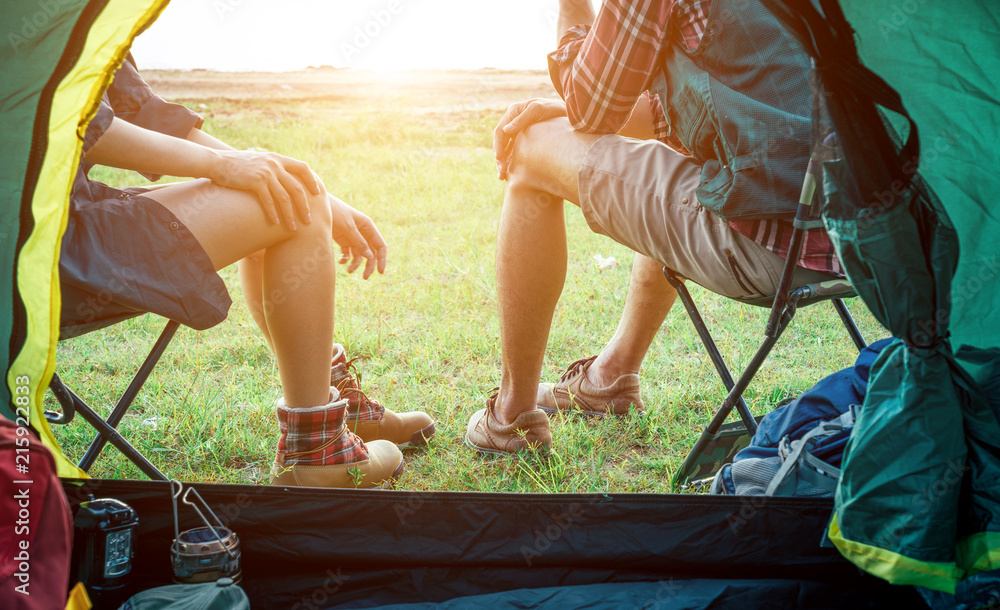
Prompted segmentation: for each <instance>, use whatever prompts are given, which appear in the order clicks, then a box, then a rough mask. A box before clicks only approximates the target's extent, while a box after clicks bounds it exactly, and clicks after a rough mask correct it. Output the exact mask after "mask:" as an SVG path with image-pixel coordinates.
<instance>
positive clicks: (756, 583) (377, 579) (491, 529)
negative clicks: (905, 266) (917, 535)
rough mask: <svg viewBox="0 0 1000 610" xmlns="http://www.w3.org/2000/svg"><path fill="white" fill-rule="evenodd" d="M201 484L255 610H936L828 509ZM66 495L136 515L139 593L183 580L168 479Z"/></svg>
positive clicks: (113, 483)
mask: <svg viewBox="0 0 1000 610" xmlns="http://www.w3.org/2000/svg"><path fill="white" fill-rule="evenodd" d="M194 487H195V488H196V489H197V490H198V492H199V493H200V494H201V496H202V497H203V498H204V499H205V500H206V502H208V504H209V505H210V506H211V507H212V509H213V510H214V511H215V512H216V514H217V515H218V516H219V518H220V519H221V520H222V522H223V524H225V525H226V526H227V527H230V528H231V529H233V530H234V531H235V532H236V533H237V535H238V536H239V537H240V541H241V546H242V552H243V557H242V562H243V563H242V568H243V588H244V589H245V590H246V592H247V594H248V596H249V597H250V602H251V606H252V607H253V608H289V609H298V610H306V609H318V608H375V607H392V608H397V607H398V608H413V609H417V608H420V609H423V608H431V607H440V608H472V607H476V608H483V607H488V608H543V607H545V608H559V609H572V608H588V609H590V608H650V609H655V608H667V607H669V608H708V607H733V608H757V607H768V608H843V607H851V608H852V610H854V609H860V608H878V607H906V608H920V607H924V604H923V602H922V601H921V600H920V598H919V596H918V595H917V594H916V592H915V591H914V590H913V589H912V588H909V587H893V586H890V585H888V584H887V583H885V582H883V581H881V580H879V579H876V578H873V577H870V576H868V575H865V574H863V573H861V572H860V571H859V570H857V569H856V568H855V567H854V566H852V565H851V564H850V563H848V562H847V561H846V560H844V559H843V558H842V557H841V556H840V555H839V553H838V552H837V551H836V550H835V549H831V548H822V547H821V546H820V541H821V539H822V537H823V532H824V530H825V527H826V524H827V521H828V519H829V517H830V513H831V510H832V502H831V501H830V500H817V499H806V498H770V499H767V500H764V499H761V498H746V497H742V498H736V497H724V496H703V495H653V494H614V495H603V494H588V495H585V494H560V495H543V494H484V493H462V492H409V491H374V492H373V491H363V490H324V489H304V488H294V489H293V488H282V487H268V486H243V485H215V484H197V485H195V486H194ZM64 488H65V490H66V493H67V496H68V497H69V499H70V503H71V504H73V505H75V504H78V503H79V502H81V501H84V500H86V499H88V497H89V496H90V495H91V494H92V495H93V496H94V497H95V498H103V497H111V498H117V499H119V500H121V501H123V502H125V503H126V504H129V505H130V506H132V507H133V508H134V509H135V510H136V512H137V513H138V515H139V528H138V532H137V540H136V556H135V561H134V568H133V573H132V574H131V579H132V580H131V584H130V587H129V589H130V592H137V591H139V590H142V589H147V588H151V587H154V586H159V585H164V584H169V583H170V582H171V580H172V577H173V574H172V572H171V568H170V563H169V547H170V541H171V539H172V538H173V515H172V508H171V499H170V488H169V484H168V483H165V482H154V481H121V480H87V481H72V480H67V481H64ZM181 506H182V508H181V515H180V519H181V529H182V530H183V529H189V528H192V527H198V526H200V525H201V524H200V522H199V521H198V518H197V516H196V515H195V513H194V511H192V510H191V509H190V508H186V507H184V506H183V505H181Z"/></svg>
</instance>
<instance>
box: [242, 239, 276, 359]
mask: <svg viewBox="0 0 1000 610" xmlns="http://www.w3.org/2000/svg"><path fill="white" fill-rule="evenodd" d="M238 265H239V271H240V286H241V287H242V288H243V301H244V302H245V303H246V304H247V309H249V310H250V316H251V317H252V318H253V321H254V322H255V323H256V324H257V328H259V329H260V332H261V334H263V335H264V339H265V340H267V344H268V345H269V346H270V347H271V352H274V342H273V341H271V331H270V330H269V329H268V328H267V316H266V315H264V250H259V251H257V252H254V253H253V254H251V255H250V256H247V257H245V258H242V259H240V262H239V263H238Z"/></svg>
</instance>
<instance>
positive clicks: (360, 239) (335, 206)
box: [329, 195, 388, 280]
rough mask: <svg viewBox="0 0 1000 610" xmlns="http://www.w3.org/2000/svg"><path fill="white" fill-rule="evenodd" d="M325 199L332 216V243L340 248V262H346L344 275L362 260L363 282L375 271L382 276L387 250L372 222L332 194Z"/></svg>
mask: <svg viewBox="0 0 1000 610" xmlns="http://www.w3.org/2000/svg"><path fill="white" fill-rule="evenodd" d="M329 199H330V211H331V212H332V213H333V240H334V241H335V242H337V244H338V245H339V246H340V263H341V264H345V263H347V262H348V261H350V264H349V265H348V266H347V272H348V273H354V270H355V269H357V268H358V267H360V266H361V263H362V261H365V270H364V273H363V277H364V278H365V279H366V280H367V279H368V278H369V277H371V275H372V273H374V272H375V269H376V268H378V272H379V273H385V261H386V254H387V252H388V247H387V246H386V245H385V239H383V238H382V234H381V233H379V231H378V229H377V228H376V227H375V223H374V222H372V219H371V218H368V217H367V216H365V215H364V214H362V213H361V212H359V211H357V210H355V209H354V208H352V207H351V206H349V205H347V204H346V203H344V202H343V201H341V200H340V199H338V198H336V197H334V196H333V195H329Z"/></svg>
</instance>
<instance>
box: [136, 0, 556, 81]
mask: <svg viewBox="0 0 1000 610" xmlns="http://www.w3.org/2000/svg"><path fill="white" fill-rule="evenodd" d="M557 11H558V0H493V1H490V0H173V2H171V3H170V5H169V6H168V7H167V8H166V10H165V11H164V12H163V14H162V15H161V16H160V18H159V20H158V21H157V22H156V23H154V24H153V25H152V27H150V29H149V30H148V31H147V32H145V33H144V34H142V36H140V37H139V38H138V39H137V40H136V42H135V46H134V47H133V53H134V54H135V58H136V62H137V63H138V64H139V65H140V66H141V67H142V68H143V69H194V68H206V69H213V70H234V71H235V70H264V71H284V70H298V69H302V68H305V67H307V66H310V65H312V66H319V65H324V64H328V65H332V66H336V67H346V68H356V69H367V70H406V69H473V70H474V69H479V68H487V67H488V68H499V69H538V70H543V69H545V67H546V60H545V55H546V54H547V53H548V52H549V51H551V50H553V49H554V48H555V44H556V40H555V38H556V34H555V30H556V17H557Z"/></svg>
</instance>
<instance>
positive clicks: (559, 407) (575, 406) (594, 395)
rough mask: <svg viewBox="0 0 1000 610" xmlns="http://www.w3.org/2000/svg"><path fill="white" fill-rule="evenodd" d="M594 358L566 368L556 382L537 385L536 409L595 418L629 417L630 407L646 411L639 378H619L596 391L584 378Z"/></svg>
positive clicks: (577, 362)
mask: <svg viewBox="0 0 1000 610" xmlns="http://www.w3.org/2000/svg"><path fill="white" fill-rule="evenodd" d="M596 359H597V356H591V357H590V358H584V359H582V360H577V361H576V362H574V363H573V364H571V365H569V368H568V369H566V372H565V373H563V376H562V377H561V378H560V379H559V382H558V383H541V384H538V408H539V409H541V410H542V411H545V412H546V413H555V412H557V411H563V412H574V413H582V414H584V415H592V416H598V417H606V416H608V415H615V416H619V417H620V416H622V415H628V410H629V407H631V406H633V405H634V406H635V410H636V411H637V412H641V411H643V410H645V408H646V407H645V405H643V404H642V398H641V397H640V396H639V376H638V375H622V376H621V377H619V378H618V379H616V380H615V382H614V383H613V384H611V385H610V386H609V387H606V388H598V387H596V386H594V385H593V384H591V383H590V380H589V379H587V369H589V368H590V365H591V364H593V363H594V360H596Z"/></svg>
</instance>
